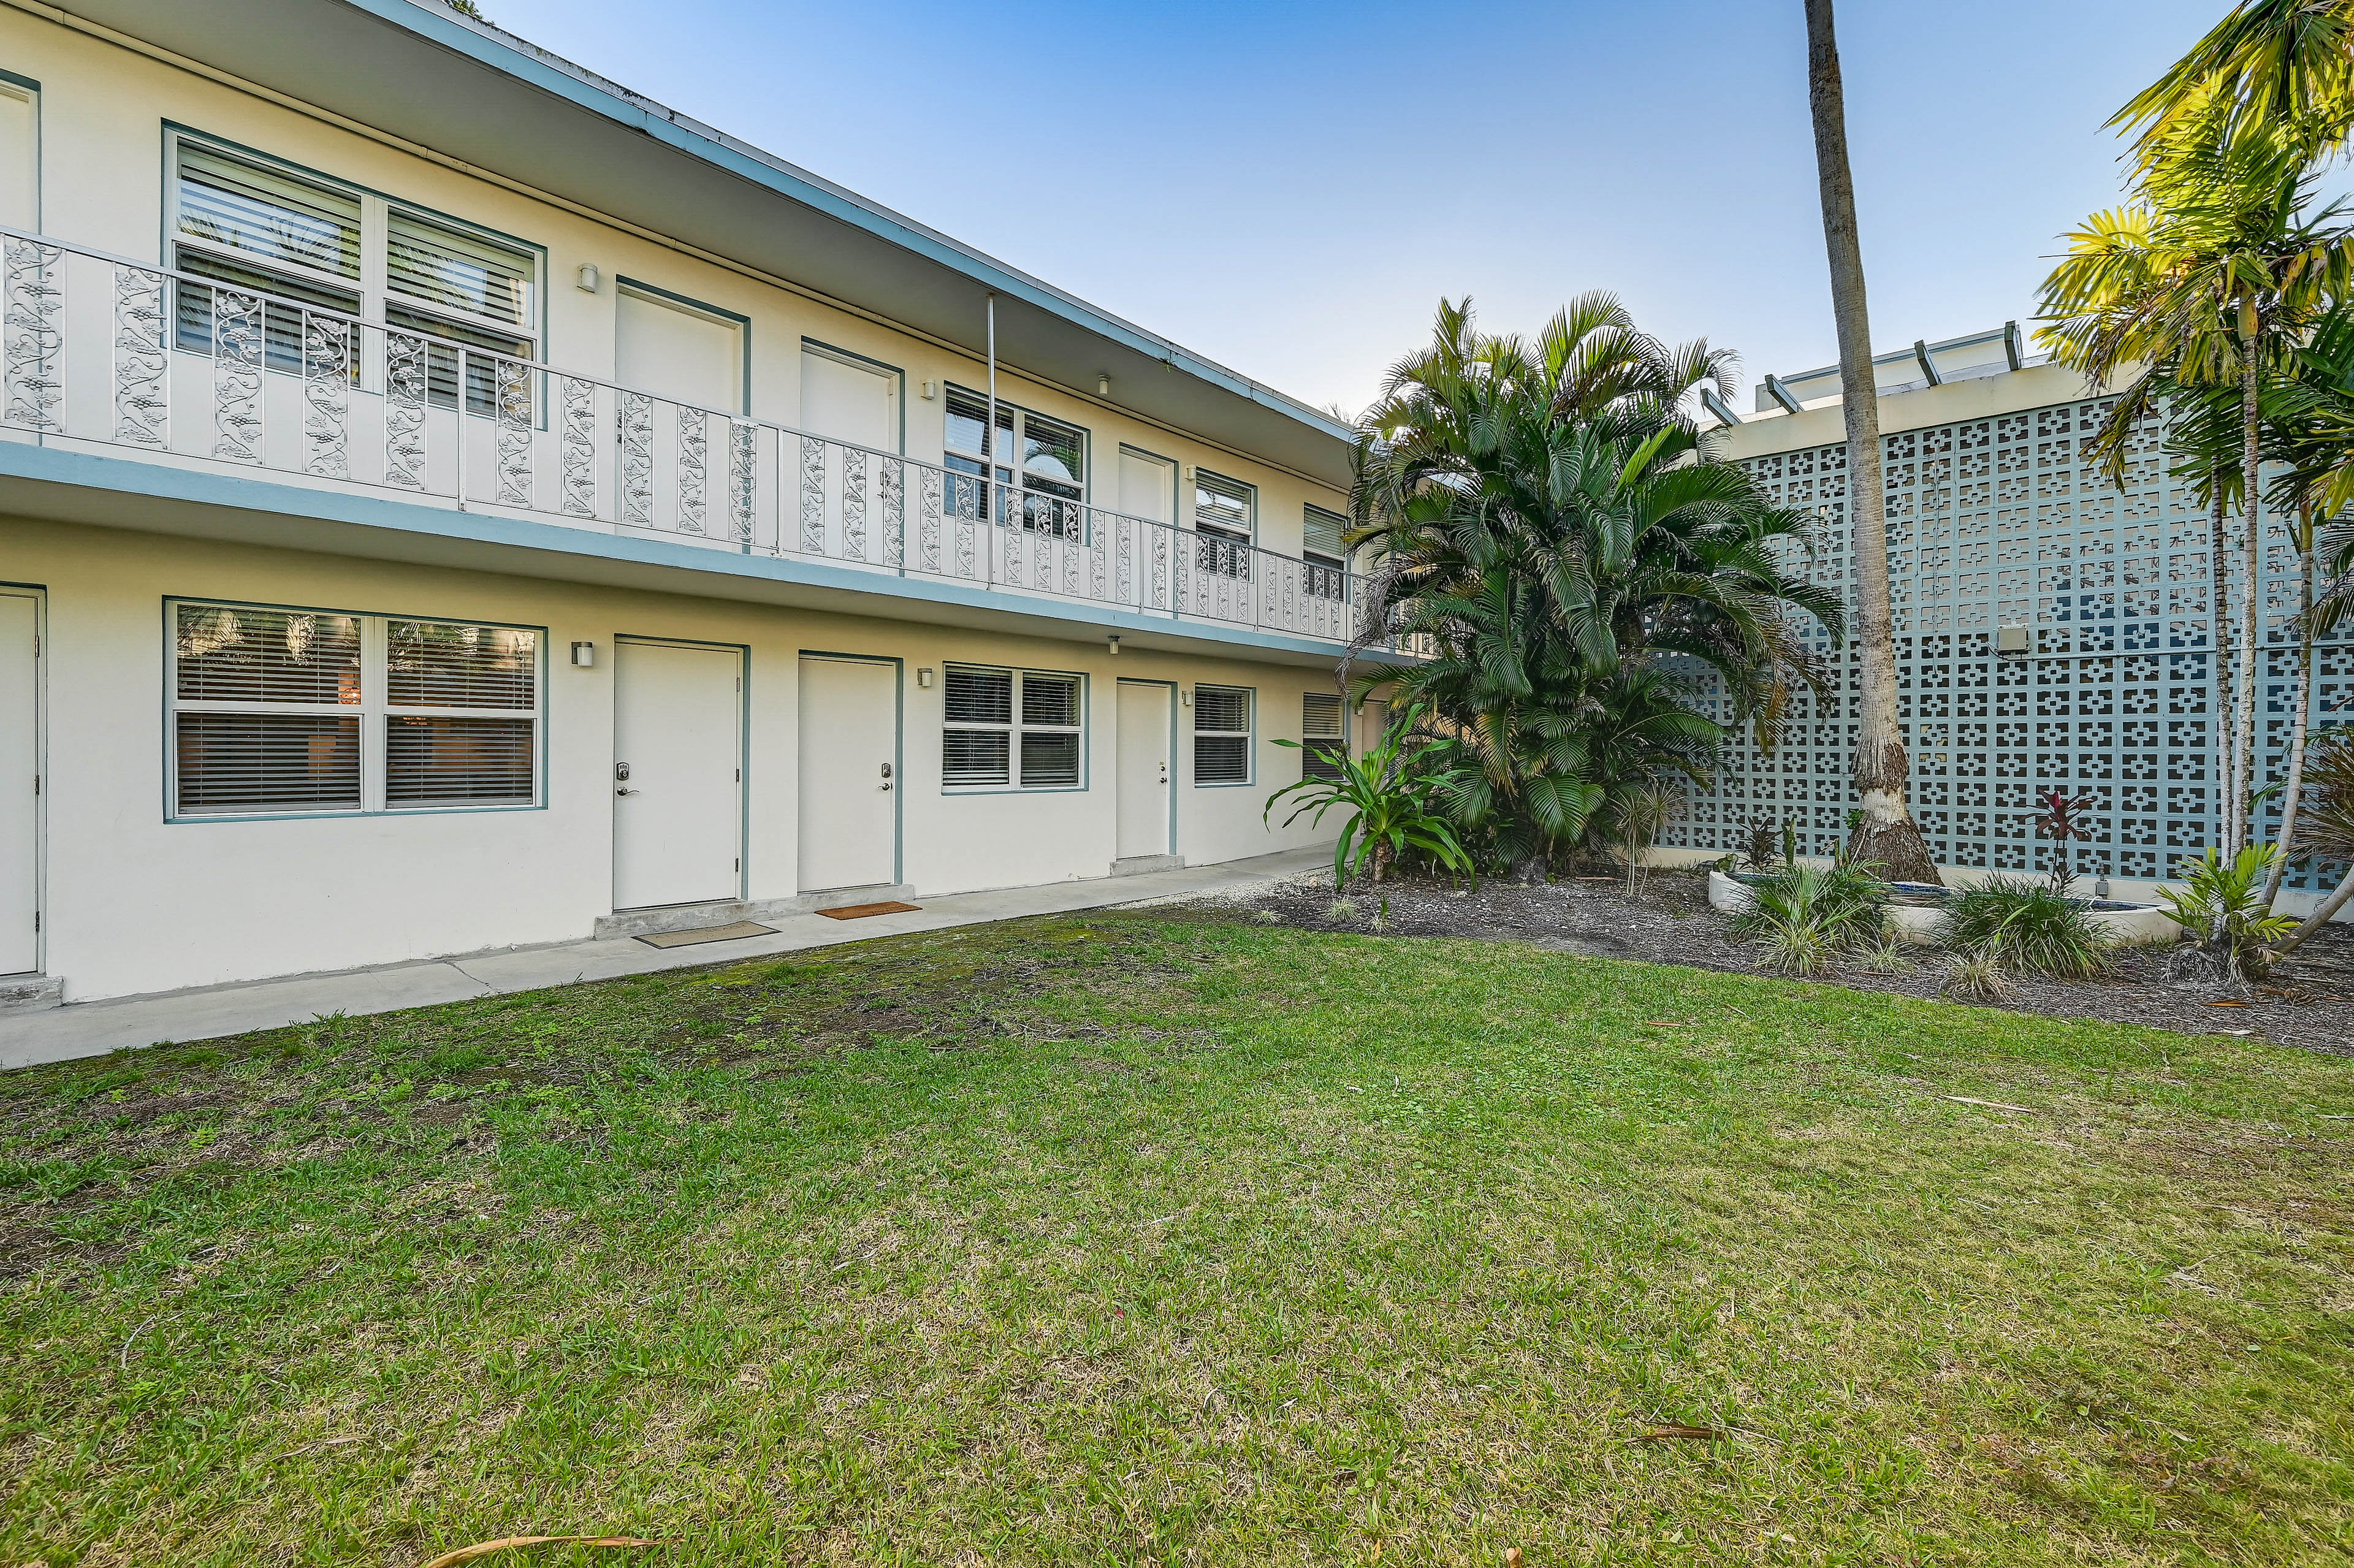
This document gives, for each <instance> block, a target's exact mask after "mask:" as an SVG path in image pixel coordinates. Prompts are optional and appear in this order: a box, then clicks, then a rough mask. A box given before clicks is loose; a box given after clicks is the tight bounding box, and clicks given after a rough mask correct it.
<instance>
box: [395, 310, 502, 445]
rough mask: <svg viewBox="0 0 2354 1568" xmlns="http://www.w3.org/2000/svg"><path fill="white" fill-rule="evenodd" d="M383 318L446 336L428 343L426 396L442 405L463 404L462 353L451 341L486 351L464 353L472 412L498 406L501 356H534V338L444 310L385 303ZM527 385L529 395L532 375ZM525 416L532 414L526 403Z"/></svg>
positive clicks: (412, 343)
mask: <svg viewBox="0 0 2354 1568" xmlns="http://www.w3.org/2000/svg"><path fill="white" fill-rule="evenodd" d="M384 319H385V321H386V322H387V323H389V324H390V325H392V326H394V327H396V328H400V329H404V330H406V331H408V332H410V333H415V334H418V335H419V336H422V337H428V338H439V339H440V340H442V341H440V342H438V343H436V342H429V343H427V344H426V345H425V396H426V400H427V401H428V402H429V403H431V404H432V405H433V406H434V407H435V408H456V407H457V406H458V359H459V355H458V351H457V350H456V349H454V348H451V347H450V346H449V344H452V343H459V344H465V345H466V346H467V347H468V348H474V349H482V350H485V351H487V352H484V353H481V354H469V355H466V356H465V360H466V411H467V412H468V413H470V414H488V413H491V412H493V410H494V409H495V408H496V407H497V403H498V375H499V361H500V359H502V358H507V359H529V358H530V357H531V356H532V343H531V339H529V338H527V337H509V336H508V335H506V334H504V333H496V332H490V331H487V330H485V329H484V328H482V327H478V326H469V325H467V324H466V323H463V322H453V321H446V320H444V319H442V318H441V317H440V316H429V315H427V314H425V313H423V312H421V311H411V310H404V309H402V308H401V307H400V306H398V305H387V306H386V307H385V313H384ZM406 341H407V345H408V351H409V352H410V353H412V354H413V353H415V352H416V340H415V339H414V338H410V339H408V340H406ZM525 385H526V388H527V390H526V392H525V397H529V395H530V394H529V391H528V387H530V386H531V385H532V384H531V383H530V382H528V381H527V382H526V383H525ZM525 417H526V418H528V417H530V416H529V410H528V409H527V408H526V410H525Z"/></svg>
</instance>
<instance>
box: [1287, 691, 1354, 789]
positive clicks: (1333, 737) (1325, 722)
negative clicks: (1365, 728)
mask: <svg viewBox="0 0 2354 1568" xmlns="http://www.w3.org/2000/svg"><path fill="white" fill-rule="evenodd" d="M1299 734H1300V744H1301V751H1300V758H1299V771H1300V773H1301V775H1302V776H1303V777H1305V778H1309V779H1338V778H1340V777H1341V764H1342V763H1344V762H1346V761H1347V760H1348V758H1349V740H1348V735H1349V730H1348V708H1347V706H1346V705H1344V704H1343V703H1342V702H1341V699H1340V698H1339V697H1337V696H1335V695H1333V694H1331V693H1330V692H1306V693H1303V694H1301V695H1300V698H1299Z"/></svg>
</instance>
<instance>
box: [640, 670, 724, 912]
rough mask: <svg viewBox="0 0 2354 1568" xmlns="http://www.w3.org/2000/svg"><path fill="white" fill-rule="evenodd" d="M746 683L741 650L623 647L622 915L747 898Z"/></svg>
mask: <svg viewBox="0 0 2354 1568" xmlns="http://www.w3.org/2000/svg"><path fill="white" fill-rule="evenodd" d="M743 681H744V656H743V655H742V654H741V653H739V652H737V651H736V650H735V649H732V648H694V647H684V646H681V645H679V644H676V643H668V642H629V641H616V642H615V643H614V645H613V907H614V908H616V909H644V908H648V907H651V906H656V905H662V904H701V903H705V902H709V901H712V900H716V899H726V898H734V897H737V895H738V894H739V892H740V890H741V888H742V886H743V875H742V871H741V868H740V862H739V860H738V857H739V856H740V855H742V853H744V851H743V811H742V807H743V799H744V785H743V779H742V772H741V770H742V768H743V758H744V749H743V714H744V701H743V690H744V685H743Z"/></svg>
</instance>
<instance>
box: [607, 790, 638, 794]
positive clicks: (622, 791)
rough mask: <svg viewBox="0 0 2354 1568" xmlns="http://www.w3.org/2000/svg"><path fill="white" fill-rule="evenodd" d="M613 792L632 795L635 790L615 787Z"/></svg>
mask: <svg viewBox="0 0 2354 1568" xmlns="http://www.w3.org/2000/svg"><path fill="white" fill-rule="evenodd" d="M613 793H614V794H616V795H634V794H636V793H637V791H636V790H635V789H616V790H614V791H613Z"/></svg>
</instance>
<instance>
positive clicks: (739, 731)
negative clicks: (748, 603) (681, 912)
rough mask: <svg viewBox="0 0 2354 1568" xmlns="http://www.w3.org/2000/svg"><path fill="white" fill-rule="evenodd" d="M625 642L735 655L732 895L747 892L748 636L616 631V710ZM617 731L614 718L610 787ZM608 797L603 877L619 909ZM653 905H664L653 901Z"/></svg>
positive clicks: (749, 813) (749, 782) (607, 784)
mask: <svg viewBox="0 0 2354 1568" xmlns="http://www.w3.org/2000/svg"><path fill="white" fill-rule="evenodd" d="M624 642H633V643H637V644H639V645H641V646H652V647H656V648H699V649H702V650H704V651H705V652H715V653H716V652H726V653H733V654H735V655H736V896H737V899H739V900H740V899H742V898H744V897H745V896H746V895H745V891H744V890H745V889H746V888H748V887H749V886H750V885H752V810H751V807H752V645H751V644H750V643H748V642H702V641H696V640H695V639H694V638H692V637H642V636H637V635H634V634H632V633H630V632H627V631H617V632H615V633H614V634H613V648H614V653H613V671H614V674H613V700H614V703H615V705H616V708H615V712H616V714H617V715H618V713H619V704H620V696H621V682H620V668H621V656H620V646H621V644H622V643H624ZM619 735H620V726H619V724H618V723H616V724H615V725H614V726H612V728H611V729H610V730H609V731H608V744H607V746H606V748H605V749H606V751H607V753H608V755H607V757H606V759H605V788H606V789H609V790H610V789H611V788H612V785H613V764H614V763H615V762H616V761H617V760H619V759H618V758H614V757H612V756H611V755H610V753H611V752H612V750H613V746H612V744H611V741H612V740H613V739H616V738H618V736H619ZM612 799H613V798H612V796H611V795H610V794H609V795H607V796H606V797H605V800H606V807H605V814H606V817H607V819H608V821H611V822H612V824H613V826H612V827H610V828H608V829H607V831H606V833H605V882H606V887H607V893H606V899H607V901H608V902H609V903H610V904H611V905H612V906H613V908H614V910H615V911H616V912H617V913H618V912H619V911H620V907H621V906H620V902H619V899H620V891H621V858H620V855H618V854H616V853H613V851H614V846H615V844H616V843H617V842H619V837H618V833H617V832H616V830H617V829H618V828H619V826H620V823H619V821H618V819H617V818H615V816H614V812H613V808H612ZM652 907H656V908H660V907H663V906H659V905H657V906H652Z"/></svg>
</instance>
